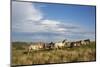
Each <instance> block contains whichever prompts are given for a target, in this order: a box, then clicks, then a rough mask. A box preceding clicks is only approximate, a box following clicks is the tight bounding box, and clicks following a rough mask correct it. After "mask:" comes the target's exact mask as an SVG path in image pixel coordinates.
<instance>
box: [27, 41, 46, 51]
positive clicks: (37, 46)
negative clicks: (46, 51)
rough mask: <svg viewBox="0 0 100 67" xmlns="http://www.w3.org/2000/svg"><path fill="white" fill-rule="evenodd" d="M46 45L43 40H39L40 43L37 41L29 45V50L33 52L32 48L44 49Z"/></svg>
mask: <svg viewBox="0 0 100 67" xmlns="http://www.w3.org/2000/svg"><path fill="white" fill-rule="evenodd" d="M44 46H45V43H42V42H39V43H36V44H31V45H30V46H29V47H28V52H31V51H32V50H40V49H43V48H44Z"/></svg>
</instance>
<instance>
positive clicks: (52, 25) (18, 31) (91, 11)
mask: <svg viewBox="0 0 100 67" xmlns="http://www.w3.org/2000/svg"><path fill="white" fill-rule="evenodd" d="M87 38H89V39H91V40H95V6H80V5H68V4H66V5H65V4H53V3H52V4H50V3H30V2H15V1H13V2H12V41H28V42H33V41H34V42H37V41H44V42H51V41H54V42H55V41H61V40H63V39H68V40H80V39H87Z"/></svg>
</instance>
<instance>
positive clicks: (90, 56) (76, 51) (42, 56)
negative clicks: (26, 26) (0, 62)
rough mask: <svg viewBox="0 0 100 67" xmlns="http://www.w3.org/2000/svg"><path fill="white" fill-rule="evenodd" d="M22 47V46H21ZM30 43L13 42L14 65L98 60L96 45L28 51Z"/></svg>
mask: <svg viewBox="0 0 100 67" xmlns="http://www.w3.org/2000/svg"><path fill="white" fill-rule="evenodd" d="M19 47H20V48H19ZM27 47H28V45H24V44H21V45H17V43H16V44H12V65H31V64H48V63H62V62H80V61H95V60H96V45H95V42H92V43H91V44H89V45H86V46H80V47H73V48H66V47H65V48H63V49H51V50H41V51H32V53H30V54H28V53H27V49H26V48H27Z"/></svg>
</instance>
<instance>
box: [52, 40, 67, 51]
mask: <svg viewBox="0 0 100 67" xmlns="http://www.w3.org/2000/svg"><path fill="white" fill-rule="evenodd" d="M65 44H66V40H63V41H62V42H57V43H55V45H54V47H55V48H56V49H57V48H63V47H64V46H65Z"/></svg>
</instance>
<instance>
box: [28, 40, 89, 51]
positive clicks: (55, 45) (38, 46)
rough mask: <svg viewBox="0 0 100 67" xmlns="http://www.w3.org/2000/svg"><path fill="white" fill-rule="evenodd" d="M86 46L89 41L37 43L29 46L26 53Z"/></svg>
mask: <svg viewBox="0 0 100 67" xmlns="http://www.w3.org/2000/svg"><path fill="white" fill-rule="evenodd" d="M88 44H90V39H86V40H80V41H75V42H68V41H67V40H63V41H61V42H55V43H54V42H51V43H44V42H38V43H36V44H30V45H29V47H28V52H31V51H32V50H42V49H62V48H64V47H69V48H72V47H76V46H81V45H88Z"/></svg>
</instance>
